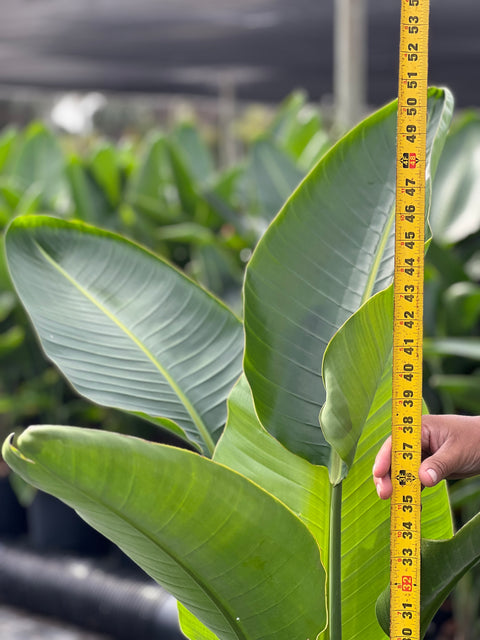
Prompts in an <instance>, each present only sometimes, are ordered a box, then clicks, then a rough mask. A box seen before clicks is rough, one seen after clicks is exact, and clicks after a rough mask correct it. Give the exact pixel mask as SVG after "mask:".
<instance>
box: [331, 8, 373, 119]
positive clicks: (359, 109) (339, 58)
mask: <svg viewBox="0 0 480 640" xmlns="http://www.w3.org/2000/svg"><path fill="white" fill-rule="evenodd" d="M334 2H335V10H334V69H333V84H334V87H333V89H334V108H335V124H336V126H337V128H338V129H339V130H340V131H342V130H345V129H347V128H349V127H351V126H353V125H354V124H356V123H357V122H358V121H359V120H360V119H361V118H362V117H363V116H364V115H365V111H366V96H367V0H334Z"/></svg>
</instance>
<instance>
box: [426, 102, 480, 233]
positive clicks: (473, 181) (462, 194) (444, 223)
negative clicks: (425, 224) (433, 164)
mask: <svg viewBox="0 0 480 640" xmlns="http://www.w3.org/2000/svg"><path fill="white" fill-rule="evenodd" d="M479 172H480V118H479V116H478V114H472V113H469V114H467V115H466V116H465V117H464V118H463V119H462V120H461V121H460V122H459V123H458V124H457V125H456V126H455V128H454V129H452V131H451V133H450V134H449V136H448V138H447V142H446V144H445V152H444V153H443V155H442V158H441V160H440V162H439V165H438V173H437V175H436V177H435V181H434V188H433V196H432V211H431V216H430V224H431V226H432V232H433V236H434V238H435V241H436V242H438V243H439V244H442V245H449V244H452V243H454V242H459V241H460V240H463V239H464V238H466V237H467V236H469V235H471V234H472V233H475V232H477V231H478V230H479V229H480V207H479V206H478V199H479V193H480V179H479Z"/></svg>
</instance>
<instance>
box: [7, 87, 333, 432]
mask: <svg viewBox="0 0 480 640" xmlns="http://www.w3.org/2000/svg"><path fill="white" fill-rule="evenodd" d="M292 99H294V100H295V101H296V102H297V103H298V108H297V109H296V110H295V111H294V112H291V113H289V114H288V115H287V114H285V115H284V116H283V117H284V120H285V124H286V125H287V128H288V130H289V131H292V130H293V129H295V128H298V127H301V123H300V118H303V116H302V110H303V109H305V108H306V107H307V105H306V101H305V97H304V96H301V95H300V94H298V96H295V97H292ZM279 113H281V110H280V112H279ZM314 113H316V111H315V110H314ZM312 123H313V124H315V126H313V124H311V125H310V127H309V129H308V131H306V132H305V134H304V136H303V137H304V138H305V144H308V140H309V139H310V137H314V136H315V135H316V134H317V133H319V132H320V131H321V132H322V135H323V137H324V138H325V141H326V142H327V141H328V136H327V134H326V133H325V131H324V129H323V125H322V123H321V121H320V119H319V117H317V118H316V119H314V120H312ZM264 135H265V136H266V140H270V142H269V143H268V144H271V145H272V146H273V145H274V144H275V149H276V153H277V154H279V155H281V157H282V158H283V157H284V156H285V154H287V153H288V151H285V150H283V149H281V147H282V146H289V145H288V144H287V138H288V137H289V135H290V134H289V135H287V133H286V132H285V134H282V133H281V132H280V133H279V132H274V131H273V130H272V131H271V132H267V133H266V134H265V132H264ZM251 146H252V149H253V143H252V145H251ZM287 161H288V162H289V163H290V164H292V165H294V178H295V181H296V182H298V180H300V178H302V177H303V175H304V174H305V171H306V169H307V168H308V166H307V165H305V163H303V165H302V166H301V167H300V166H299V167H298V168H297V167H296V165H295V162H296V161H295V158H292V159H290V158H289V157H288V158H287ZM265 162H267V159H261V160H260V162H259V163H257V165H256V169H258V170H259V172H260V173H261V174H262V175H263V174H267V169H265V168H264V163H265ZM252 163H253V159H252V158H251V157H250V158H247V159H246V160H245V159H242V160H241V161H240V162H239V163H238V165H237V166H235V167H231V168H229V169H228V170H223V169H220V168H219V167H218V166H217V164H218V163H217V162H216V157H215V153H214V149H213V148H212V147H211V146H210V145H207V144H206V142H205V141H204V139H203V136H202V135H201V134H200V131H199V129H198V128H197V127H196V126H195V125H193V124H186V123H184V124H180V125H178V126H176V127H175V128H174V129H172V130H171V131H170V132H161V131H152V132H151V133H150V134H149V135H148V136H147V137H145V139H143V140H141V141H140V142H137V143H135V144H130V145H127V144H125V143H124V142H119V143H115V144H114V143H111V142H108V141H106V140H98V139H96V140H94V141H93V142H89V141H82V142H81V143H77V144H76V145H73V144H72V141H71V140H69V139H65V138H63V137H61V136H59V135H55V134H54V133H53V132H52V131H50V130H49V129H48V128H47V127H46V126H45V125H43V124H41V123H39V122H37V123H32V125H31V126H29V127H28V128H27V129H25V130H24V131H17V130H15V129H13V128H9V129H6V130H5V131H4V132H3V133H2V135H1V136H0V228H1V229H3V228H4V227H6V226H7V225H8V223H9V222H10V221H11V220H12V219H13V218H15V217H18V216H20V215H25V214H38V213H48V214H51V215H54V216H56V217H58V218H62V219H69V220H70V219H77V220H80V221H83V222H86V223H89V224H92V225H96V226H99V227H101V228H103V229H109V230H112V231H115V232H118V233H121V234H122V235H124V236H125V237H128V238H130V239H132V240H134V241H136V242H138V243H140V244H142V245H143V246H145V247H147V248H149V249H150V250H152V251H154V252H155V253H157V254H159V255H162V256H164V257H165V258H166V259H168V260H170V261H171V262H173V263H174V264H176V265H177V266H179V267H180V268H181V269H183V270H185V271H186V272H187V273H188V275H189V276H191V277H192V278H194V279H195V280H196V281H197V282H199V283H200V284H202V285H203V286H204V287H206V288H207V289H208V290H209V291H212V292H213V293H215V294H216V295H217V296H220V297H221V298H222V299H223V300H224V301H225V302H226V303H227V304H228V305H229V306H231V307H232V308H233V309H234V310H235V311H236V312H240V311H241V295H240V293H241V285H242V280H243V272H244V268H245V263H246V261H247V260H248V258H249V256H250V253H251V251H252V249H253V247H254V245H255V243H256V241H257V240H258V237H259V235H260V234H261V233H262V232H263V230H264V228H265V226H266V224H267V221H266V220H264V221H262V219H261V216H262V215H264V212H263V209H261V208H259V205H258V200H257V197H256V196H255V197H253V195H252V196H247V194H252V193H253V191H254V189H253V188H252V186H251V184H250V183H251V181H252V180H255V189H258V190H259V191H260V192H262V186H261V184H260V182H259V180H258V179H257V176H255V175H254V174H252V170H251V165H252ZM296 182H295V183H291V186H292V187H293V186H295V184H296ZM276 203H277V204H278V206H279V205H280V204H281V201H280V200H279V199H278V197H277V199H276ZM274 213H275V211H274V210H273V209H270V210H269V211H268V217H269V219H270V218H271V217H272V216H273V214H274ZM2 254H3V247H2ZM0 265H1V269H0V295H1V296H2V304H1V309H0V358H1V360H2V376H1V377H0V418H1V423H2V426H3V429H4V431H5V435H6V433H7V432H8V431H9V430H11V429H12V428H13V427H17V426H23V425H27V424H29V423H31V422H32V421H33V422H57V421H60V422H71V421H74V420H79V421H80V422H82V423H84V424H95V423H97V422H102V423H104V424H105V423H109V424H110V423H114V424H115V428H116V429H120V430H127V431H133V432H135V433H139V432H141V431H142V429H143V427H142V426H141V424H140V423H138V421H135V420H133V419H132V418H131V417H129V418H128V419H126V418H125V416H123V415H121V414H119V413H118V412H116V411H112V410H109V411H106V410H101V409H99V408H98V407H92V405H91V404H89V403H86V402H83V401H82V400H80V399H79V398H78V397H77V396H75V394H72V392H71V390H70V387H69V385H67V384H65V383H64V382H63V379H62V378H61V377H59V376H58V374H57V373H56V371H55V370H54V369H53V368H52V367H50V366H49V365H48V364H47V363H46V362H45V358H44V356H43V354H42V353H41V351H40V350H39V348H38V345H37V341H36V339H35V337H34V336H33V334H32V332H31V330H30V327H29V325H28V322H27V319H26V316H25V313H24V311H23V309H22V308H21V307H20V306H19V305H18V303H17V301H16V300H17V299H16V297H15V296H14V295H13V293H12V292H11V284H10V280H9V277H8V274H7V272H6V267H5V265H4V260H3V255H2V257H1V260H0ZM4 294H5V295H4ZM7 302H8V304H7Z"/></svg>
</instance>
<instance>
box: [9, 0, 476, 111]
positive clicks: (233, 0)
mask: <svg viewBox="0 0 480 640" xmlns="http://www.w3.org/2000/svg"><path fill="white" fill-rule="evenodd" d="M1 5H2V6H1V10H2V14H1V20H0V84H10V85H12V84H13V85H28V86H36V87H49V88H60V89H63V88H65V89H82V90H90V89H99V90H104V91H106V90H121V91H125V90H127V91H141V92H161V93H172V92H173V93H175V92H177V93H178V92H181V93H197V94H212V93H213V94H215V93H216V92H217V90H218V85H219V84H221V83H222V82H224V81H225V78H227V79H229V80H232V81H233V82H234V83H235V85H236V89H237V95H238V96H239V97H240V98H243V99H248V100H251V99H253V100H264V101H271V102H276V101H278V100H279V99H281V98H283V97H285V95H286V94H288V93H289V92H290V91H291V90H293V89H295V88H299V87H301V88H305V89H306V90H307V91H308V93H309V95H310V97H311V98H312V99H314V100H317V99H319V98H321V97H325V96H328V95H329V94H331V93H332V31H333V0H295V1H294V2H292V0H136V1H135V2H131V0H2V3H1ZM400 5H401V1H400V0H369V2H368V11H369V87H368V100H369V103H370V104H372V105H375V104H380V103H383V102H385V101H387V100H390V99H392V98H393V97H395V95H396V92H397V86H396V84H397V83H396V72H397V46H398V31H399V26H398V24H399V12H400ZM431 5H432V6H431V38H430V42H431V47H430V49H431V64H430V84H437V85H446V86H449V87H450V88H451V89H452V90H453V92H454V94H455V96H456V101H457V105H458V106H470V105H473V106H476V105H480V82H478V78H479V69H480V38H479V36H478V33H479V27H480V5H479V4H478V0H432V1H431Z"/></svg>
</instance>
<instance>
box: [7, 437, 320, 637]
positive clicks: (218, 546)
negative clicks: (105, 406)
mask: <svg viewBox="0 0 480 640" xmlns="http://www.w3.org/2000/svg"><path fill="white" fill-rule="evenodd" d="M3 454H4V457H5V459H6V460H7V463H8V464H9V465H10V466H11V467H12V468H14V469H15V470H16V471H17V473H19V474H20V475H21V476H22V477H23V478H24V479H25V480H27V481H28V482H30V483H32V484H34V485H35V486H37V487H40V488H42V489H43V490H45V491H47V492H50V493H52V494H53V495H55V496H57V497H58V498H60V499H61V500H63V501H64V502H66V503H67V504H69V505H70V506H72V507H74V508H75V509H76V510H77V511H78V513H79V514H80V515H81V516H82V517H83V518H84V519H85V520H86V521H87V522H88V523H89V524H91V525H92V526H93V527H95V528H96V529H98V530H99V531H101V532H102V533H103V534H104V535H106V536H107V537H109V538H110V539H111V540H113V541H114V542H115V543H116V544H118V546H119V547H120V548H121V549H123V551H125V552H126V553H127V554H128V555H129V556H130V557H131V558H132V559H133V560H134V561H135V562H137V563H138V564H139V565H140V566H141V567H142V568H143V569H144V570H145V571H146V572H147V573H148V574H149V575H150V576H152V577H153V578H154V579H155V580H157V581H158V582H159V583H160V584H161V585H162V586H163V587H164V588H165V589H167V591H169V592H170V593H172V595H174V596H175V597H176V598H177V599H178V600H179V601H180V602H182V604H183V605H184V606H185V607H187V608H188V610H189V611H190V612H191V613H193V614H194V615H195V616H196V617H198V618H199V620H200V621H201V622H202V623H203V624H205V625H206V626H207V627H208V628H210V629H211V630H212V632H213V633H214V634H215V635H216V636H218V638H219V639H220V640H292V638H311V639H312V640H313V639H315V638H316V636H317V634H318V633H319V632H320V631H321V630H322V629H323V627H324V625H325V608H324V595H325V572H324V570H323V567H322V565H321V562H320V554H319V550H318V546H317V544H316V542H315V540H314V538H313V537H312V536H311V534H310V533H309V531H308V529H307V528H306V527H305V525H304V524H303V523H302V522H301V521H300V520H299V519H298V518H297V517H296V516H295V515H294V514H293V513H292V512H291V511H290V510H289V509H287V508H286V507H285V506H284V505H282V504H281V503H280V502H279V501H278V500H276V499H274V498H273V497H272V496H270V495H269V494H268V493H267V492H265V491H263V490H262V489H260V488H259V487H258V486H257V485H255V484H254V483H252V482H250V481H249V480H247V479H246V478H244V477H243V476H242V475H240V474H238V473H236V472H234V471H232V470H230V469H228V468H227V467H224V466H222V465H219V464H217V463H215V462H212V461H211V460H208V459H207V458H203V457H202V456H199V455H198V454H194V453H191V452H189V451H184V450H181V449H176V448H174V447H168V446H165V445H158V444H153V443H150V442H147V441H144V440H140V439H137V438H132V437H128V436H120V435H118V434H113V433H108V432H103V431H92V430H89V429H79V428H74V427H63V428H62V427H34V428H30V429H28V430H27V431H26V432H24V433H23V434H22V435H20V436H19V438H18V440H17V442H15V443H13V442H11V441H7V442H6V443H5V446H4V450H3Z"/></svg>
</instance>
